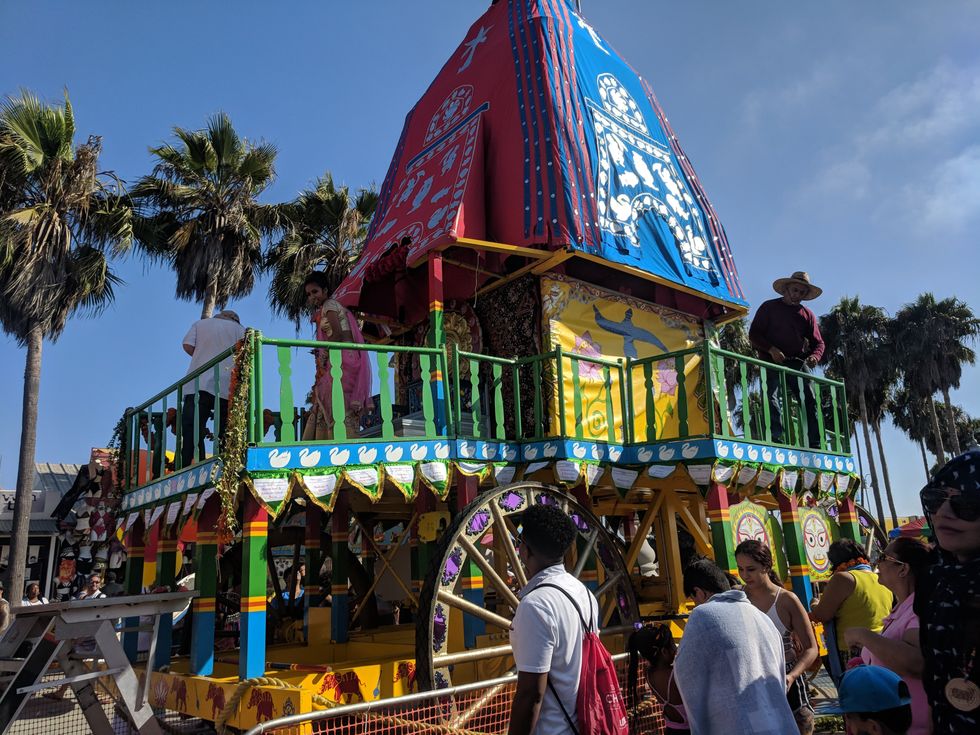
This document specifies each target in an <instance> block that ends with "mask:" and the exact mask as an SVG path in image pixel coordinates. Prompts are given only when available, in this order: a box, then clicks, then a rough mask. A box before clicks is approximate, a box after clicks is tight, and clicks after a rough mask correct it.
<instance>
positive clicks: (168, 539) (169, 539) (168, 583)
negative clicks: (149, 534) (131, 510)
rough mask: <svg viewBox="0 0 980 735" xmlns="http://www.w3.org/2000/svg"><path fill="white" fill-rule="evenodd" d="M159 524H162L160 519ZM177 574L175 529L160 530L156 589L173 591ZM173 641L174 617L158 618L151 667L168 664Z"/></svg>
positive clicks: (158, 667) (157, 667)
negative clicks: (155, 644)
mask: <svg viewBox="0 0 980 735" xmlns="http://www.w3.org/2000/svg"><path fill="white" fill-rule="evenodd" d="M158 522H159V523H161V524H163V522H164V519H163V518H161V519H160V521H158ZM176 573H177V531H176V528H173V527H170V528H163V527H162V525H161V529H160V541H159V542H158V543H157V579H156V583H157V587H165V588H166V589H168V590H173V589H174V588H175V583H176V581H177V580H176ZM173 639H174V616H173V615H169V614H164V615H161V616H160V626H159V628H158V629H157V647H156V652H155V655H154V659H153V666H154V668H156V669H157V670H159V669H160V668H161V667H162V666H167V665H168V664H169V663H170V655H171V648H172V646H173Z"/></svg>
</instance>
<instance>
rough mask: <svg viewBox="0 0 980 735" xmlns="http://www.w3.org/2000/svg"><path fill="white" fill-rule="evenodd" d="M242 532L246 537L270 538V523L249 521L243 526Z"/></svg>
mask: <svg viewBox="0 0 980 735" xmlns="http://www.w3.org/2000/svg"><path fill="white" fill-rule="evenodd" d="M242 532H243V533H244V534H245V535H246V536H251V537H253V538H254V537H256V536H268V535H269V523H268V521H249V522H248V523H245V524H243V526H242Z"/></svg>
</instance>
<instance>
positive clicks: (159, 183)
mask: <svg viewBox="0 0 980 735" xmlns="http://www.w3.org/2000/svg"><path fill="white" fill-rule="evenodd" d="M173 132H174V135H175V136H176V138H177V143H176V145H171V144H169V143H167V144H164V145H161V146H158V147H156V148H151V149H150V152H151V153H152V154H153V156H154V157H155V158H156V165H155V166H154V169H153V173H152V174H150V175H149V176H144V177H143V178H141V179H140V180H139V181H138V182H137V183H136V185H135V186H134V187H133V189H132V191H131V195H132V197H133V201H134V202H135V204H136V206H137V212H138V215H139V216H138V217H137V218H136V221H135V227H134V230H135V235H136V239H137V242H138V245H139V246H140V249H141V250H142V252H143V254H144V255H145V256H146V257H148V258H150V259H151V260H158V261H162V262H165V263H167V264H168V265H170V266H171V267H172V268H173V269H174V270H175V271H176V273H177V297H178V298H180V299H185V300H187V301H196V302H200V303H201V304H202V308H201V318H202V319H203V318H207V317H210V316H211V315H212V314H213V313H214V309H215V307H219V308H220V307H223V306H224V305H225V304H227V303H228V301H229V299H233V298H240V297H243V296H247V295H248V294H249V293H251V291H252V287H253V286H254V285H255V277H256V275H257V274H258V272H259V269H260V268H261V266H262V238H263V236H271V235H272V234H274V233H275V232H276V231H277V230H278V221H279V210H278V207H276V206H275V205H267V204H260V203H259V202H258V197H259V195H260V194H262V192H263V191H264V190H265V189H266V188H267V187H268V186H269V184H271V183H272V181H273V179H274V178H275V167H274V164H275V159H276V148H275V146H273V145H271V144H269V143H260V144H252V143H249V142H248V141H246V140H244V139H242V138H240V137H239V135H238V133H237V132H235V128H234V127H233V126H232V124H231V120H230V119H229V118H228V116H227V115H226V114H224V113H223V112H222V113H218V114H217V115H215V116H214V117H212V118H211V119H210V120H208V125H207V128H206V129H205V130H185V129H183V128H180V127H175V128H174V129H173Z"/></svg>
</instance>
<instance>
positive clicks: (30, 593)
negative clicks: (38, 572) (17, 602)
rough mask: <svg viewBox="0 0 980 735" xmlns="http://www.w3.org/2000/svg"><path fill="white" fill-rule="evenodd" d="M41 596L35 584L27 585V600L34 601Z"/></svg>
mask: <svg viewBox="0 0 980 735" xmlns="http://www.w3.org/2000/svg"><path fill="white" fill-rule="evenodd" d="M40 596H41V586H40V585H39V584H38V583H37V582H31V583H30V584H29V585H27V599H28V600H36V599H37V598H38V597H40Z"/></svg>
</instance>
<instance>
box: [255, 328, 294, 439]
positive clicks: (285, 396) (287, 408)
mask: <svg viewBox="0 0 980 735" xmlns="http://www.w3.org/2000/svg"><path fill="white" fill-rule="evenodd" d="M292 354H293V353H292V350H290V349H289V348H288V347H284V346H282V345H280V346H279V347H277V348H276V355H277V357H278V358H279V420H280V422H281V424H282V428H281V429H280V430H279V441H281V442H294V441H296V431H295V429H294V428H293V414H294V413H295V411H294V409H293V362H292ZM262 428H263V429H265V422H264V421H263V423H262Z"/></svg>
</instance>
